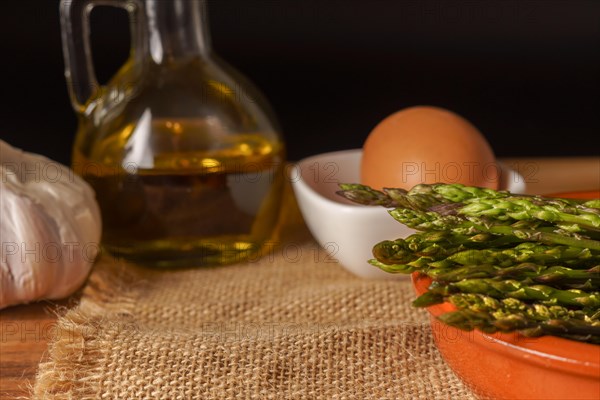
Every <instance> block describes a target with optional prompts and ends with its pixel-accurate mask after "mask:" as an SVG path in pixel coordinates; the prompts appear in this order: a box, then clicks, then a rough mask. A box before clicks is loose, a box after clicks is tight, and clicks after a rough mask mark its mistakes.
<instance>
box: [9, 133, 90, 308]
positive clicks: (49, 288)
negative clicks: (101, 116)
mask: <svg viewBox="0 0 600 400" xmlns="http://www.w3.org/2000/svg"><path fill="white" fill-rule="evenodd" d="M0 171H1V177H2V181H1V182H0V208H1V214H0V216H1V222H0V244H1V246H2V247H1V249H0V309H1V308H4V307H7V306H9V305H14V304H20V303H28V302H31V301H35V300H40V299H59V298H63V297H66V296H68V295H69V294H71V293H73V292H74V291H75V290H77V288H79V286H81V285H82V284H83V282H84V281H85V279H86V277H87V275H88V274H89V271H90V269H91V266H92V263H93V261H94V259H95V257H96V255H97V254H98V251H99V241H100V235H101V220H100V210H99V208H98V204H97V203H96V200H95V196H94V192H93V190H92V189H91V188H90V186H88V184H87V183H85V182H84V181H83V180H82V179H81V178H80V177H79V176H76V175H75V174H74V173H73V171H72V170H70V169H69V168H67V167H65V166H64V165H62V164H59V163H56V162H53V161H51V160H49V159H47V158H46V157H43V156H41V155H37V154H31V153H26V152H23V151H21V150H19V149H15V148H13V147H11V146H10V145H8V144H7V143H5V142H3V141H1V140H0Z"/></svg>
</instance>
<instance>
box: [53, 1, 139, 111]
mask: <svg viewBox="0 0 600 400" xmlns="http://www.w3.org/2000/svg"><path fill="white" fill-rule="evenodd" d="M96 6H111V7H117V8H122V9H125V10H126V11H127V12H128V14H129V21H130V30H131V53H130V57H136V58H137V57H141V54H142V53H143V51H141V50H143V49H141V48H139V46H141V45H142V43H143V42H142V40H141V35H142V34H143V32H142V30H141V29H142V24H141V23H140V21H141V18H140V17H141V15H140V13H141V12H143V7H142V6H141V4H140V3H139V0H61V2H60V23H61V37H62V47H63V56H64V61H65V78H66V81H67V88H68V90H69V97H70V98H71V104H72V105H73V108H74V109H75V111H76V112H77V113H80V114H86V113H87V111H88V110H90V109H92V108H93V105H94V104H95V99H96V98H97V97H98V95H99V93H100V92H101V87H100V85H99V84H98V81H97V79H96V74H95V71H94V65H93V60H92V49H91V46H90V18H89V16H90V13H91V12H92V9H93V8H94V7H96ZM90 106H92V107H90Z"/></svg>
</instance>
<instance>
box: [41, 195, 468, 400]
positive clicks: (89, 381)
mask: <svg viewBox="0 0 600 400" xmlns="http://www.w3.org/2000/svg"><path fill="white" fill-rule="evenodd" d="M287 196H288V198H289V197H290V196H289V193H288V195H287ZM285 210H286V212H285V213H284V214H285V215H284V216H283V217H282V220H283V221H284V223H283V225H282V226H283V230H284V232H283V233H282V235H281V236H280V237H281V238H282V239H281V243H280V245H279V247H277V248H275V249H273V250H272V251H271V252H269V253H268V254H267V255H266V256H264V257H263V258H261V259H260V260H253V261H250V262H247V263H244V264H238V265H232V266H226V267H220V268H205V269H189V270H178V271H175V272H160V271H155V270H148V269H144V268H140V267H137V266H133V265H127V264H124V263H123V262H119V261H116V260H113V259H110V258H108V257H104V258H102V259H101V260H100V261H99V262H98V264H97V265H96V266H95V269H94V272H93V273H92V275H91V277H90V279H89V283H88V285H87V287H86V288H85V290H84V292H83V296H82V298H81V302H80V304H79V305H78V306H77V307H75V308H74V309H72V310H70V311H68V312H67V313H66V314H65V315H64V316H62V317H61V318H60V319H59V321H58V324H57V328H56V331H55V338H54V339H53V342H52V344H51V346H50V350H49V352H48V356H47V359H46V361H44V362H43V363H42V364H40V367H39V371H38V377H37V380H36V383H35V386H34V388H33V392H34V395H33V396H34V398H38V399H411V400H412V399H427V400H429V399H474V398H475V397H474V395H473V394H472V393H471V392H470V391H469V390H468V389H467V388H466V387H465V386H464V385H463V384H462V383H461V382H460V381H459V380H458V378H457V377H456V376H455V375H454V373H453V372H452V371H451V370H450V369H449V367H448V366H447V365H446V364H445V363H444V361H443V360H442V358H441V356H440V354H439V353H438V351H437V349H436V348H435V345H434V342H433V339H432V334H431V331H430V328H429V324H428V317H427V313H426V311H423V310H415V309H413V308H412V307H411V306H410V302H411V300H412V299H414V297H415V295H414V292H413V289H412V287H411V284H410V282H409V281H408V280H401V281H373V280H363V279H360V278H357V277H355V276H353V275H351V274H350V273H348V272H346V270H344V269H343V268H342V267H341V266H340V265H338V264H337V263H336V262H335V260H332V259H331V258H330V257H328V256H327V255H326V254H325V253H324V252H323V251H322V250H320V249H319V248H318V245H317V244H316V243H315V242H314V241H312V239H311V238H310V235H309V234H308V232H307V230H306V228H305V227H304V225H303V224H302V222H301V220H300V219H299V218H298V217H297V216H298V213H297V210H296V209H295V207H294V206H293V205H291V204H290V203H289V202H288V205H287V206H286V207H285Z"/></svg>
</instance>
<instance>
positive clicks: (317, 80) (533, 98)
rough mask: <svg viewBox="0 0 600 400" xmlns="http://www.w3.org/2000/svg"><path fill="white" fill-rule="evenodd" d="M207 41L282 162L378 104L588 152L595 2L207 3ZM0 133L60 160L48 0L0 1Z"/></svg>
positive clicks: (556, 149)
mask: <svg viewBox="0 0 600 400" xmlns="http://www.w3.org/2000/svg"><path fill="white" fill-rule="evenodd" d="M209 17H210V25H211V33H212V37H213V47H214V49H215V52H216V53H218V54H219V55H221V57H222V58H224V59H225V60H227V61H228V62H229V63H230V64H232V65H233V66H235V67H236V68H237V69H239V70H240V71H242V72H243V73H244V74H245V75H247V76H248V77H249V78H250V79H251V80H252V81H254V82H255V83H256V84H257V85H258V86H259V87H260V88H261V89H262V91H263V92H264V93H265V94H266V96H267V97H268V98H269V99H270V101H271V103H272V105H273V107H274V109H275V111H276V113H277V114H278V116H279V119H280V122H281V125H282V127H283V130H284V135H285V137H286V140H287V143H288V149H289V158H290V159H299V158H301V157H304V156H307V155H310V154H314V153H318V152H322V151H328V150H338V149H346V148H354V147H360V146H361V145H362V143H363V141H364V139H365V138H366V136H367V134H368V133H369V131H370V130H371V129H372V128H373V127H374V126H375V125H376V124H377V122H378V121H380V120H381V119H382V118H384V117H385V116H386V115H389V114H390V113H392V112H394V111H396V110H399V109H401V108H403V107H407V106H411V105H418V104H431V105H437V106H442V107H446V108H448V109H450V110H453V111H455V112H457V113H459V114H461V115H463V116H464V117H466V118H467V119H469V120H470V121H471V122H473V123H474V124H475V125H476V126H477V127H479V129H480V130H481V131H482V132H483V133H484V134H485V136H486V137H487V138H488V140H489V141H490V142H491V144H492V146H493V148H494V149H495V151H496V154H497V155H499V156H559V155H561V156H563V155H564V156H571V155H598V154H599V151H598V148H599V146H598V138H597V137H598V136H599V135H598V134H599V133H600V96H599V94H598V89H599V88H600V1H595V0H589V1H583V0H561V1H550V0H544V1H528V0H522V1H486V0H471V1H451V0H447V1H445V0H437V1H433V0H431V1H417V0H397V1H393V0H375V1H367V0H360V1H359V0H302V1H298V0H282V1H268V0H214V1H210V2H209ZM92 23H93V25H92V31H93V35H92V40H93V50H94V56H95V60H96V69H97V74H98V76H99V79H100V80H101V81H106V80H107V79H108V78H109V77H110V76H111V75H112V73H114V71H115V70H116V69H117V68H118V67H119V65H120V64H121V63H122V62H123V61H124V60H125V58H126V57H127V53H128V35H129V34H128V27H127V16H126V15H125V14H124V12H119V11H115V10H111V9H106V8H100V9H97V10H96V11H94V13H93V15H92ZM0 54H1V57H2V58H1V63H0V72H1V73H2V75H1V77H2V86H1V91H0V105H1V107H0V110H1V114H0V137H1V138H2V139H4V140H7V141H8V142H10V143H12V144H14V145H16V146H19V147H22V148H25V149H27V150H29V151H34V152H39V153H43V154H46V155H48V156H50V157H52V158H55V159H58V160H59V161H62V162H68V161H69V159H70V147H71V143H72V140H73V138H74V133H75V129H76V120H75V115H74V113H73V111H72V109H71V107H70V103H69V100H68V97H67V91H66V86H65V82H64V77H63V61H62V52H61V43H60V26H59V18H58V0H21V1H16V0H15V1H10V2H9V1H5V2H2V8H1V9H0Z"/></svg>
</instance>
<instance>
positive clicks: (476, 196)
mask: <svg viewBox="0 0 600 400" xmlns="http://www.w3.org/2000/svg"><path fill="white" fill-rule="evenodd" d="M340 186H341V189H342V190H341V191H339V192H338V193H339V194H340V195H342V196H344V197H346V198H348V199H350V200H352V201H354V202H357V203H360V204H365V205H381V206H384V207H388V208H391V210H390V211H389V213H390V215H391V216H392V217H393V218H394V219H396V220H397V221H399V222H401V223H403V224H405V225H407V226H408V227H410V228H413V229H416V230H418V231H420V232H418V233H416V234H413V235H411V236H409V237H407V238H405V239H396V240H390V241H383V242H381V243H378V244H376V245H375V247H374V248H373V256H374V257H375V258H374V259H372V260H370V261H369V262H370V263H371V264H373V265H375V266H377V267H379V268H381V269H382V270H384V271H387V272H391V273H412V272H416V271H418V272H420V273H423V274H426V275H428V276H429V277H431V278H432V279H433V283H432V285H431V286H430V288H429V291H428V292H426V293H425V294H423V295H421V296H420V297H418V298H417V299H416V300H415V301H414V303H413V304H414V305H415V306H417V307H426V306H430V305H433V304H438V303H442V302H446V301H447V302H450V303H452V304H453V305H454V306H456V308H457V311H453V312H449V313H446V314H443V315H441V316H440V319H441V320H442V321H443V322H445V323H447V324H449V325H452V326H455V327H457V328H460V329H464V330H472V329H475V328H477V329H479V330H481V331H484V332H490V333H491V332H497V331H502V332H510V331H515V330H517V331H520V332H521V333H523V334H524V335H527V336H538V335H544V334H551V335H556V336H561V337H566V338H570V339H574V340H579V341H585V342H590V343H596V344H600V200H591V201H587V202H586V201H577V200H568V199H559V198H546V197H541V196H528V195H517V194H512V193H510V192H507V191H495V190H491V189H484V188H478V187H469V186H463V185H459V184H434V185H425V184H422V185H417V186H415V187H413V188H412V189H411V190H409V191H407V190H404V189H383V191H378V190H374V189H372V188H370V187H368V186H364V185H358V184H342V185H340Z"/></svg>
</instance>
